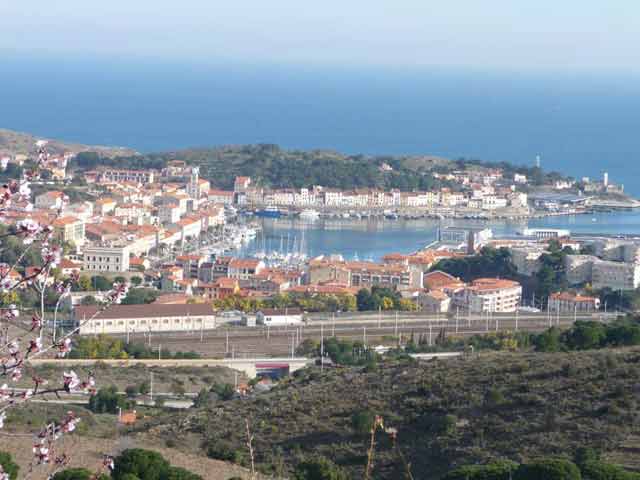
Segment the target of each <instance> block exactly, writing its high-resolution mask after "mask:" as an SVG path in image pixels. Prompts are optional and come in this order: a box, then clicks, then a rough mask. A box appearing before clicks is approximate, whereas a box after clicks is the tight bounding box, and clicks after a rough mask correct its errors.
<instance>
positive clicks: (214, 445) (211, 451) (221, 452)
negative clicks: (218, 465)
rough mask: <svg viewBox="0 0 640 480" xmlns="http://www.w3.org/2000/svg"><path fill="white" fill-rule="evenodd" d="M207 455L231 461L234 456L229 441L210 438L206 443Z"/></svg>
mask: <svg viewBox="0 0 640 480" xmlns="http://www.w3.org/2000/svg"><path fill="white" fill-rule="evenodd" d="M207 456H208V457H209V458H214V459H216V460H225V461H228V462H231V461H233V460H234V457H235V450H234V447H233V445H232V444H231V442H228V441H226V440H220V439H216V440H211V441H209V443H208V445H207Z"/></svg>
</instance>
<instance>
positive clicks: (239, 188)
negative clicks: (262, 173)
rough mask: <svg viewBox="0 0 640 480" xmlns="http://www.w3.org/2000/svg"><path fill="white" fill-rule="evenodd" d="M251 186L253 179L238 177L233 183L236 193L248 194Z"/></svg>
mask: <svg viewBox="0 0 640 480" xmlns="http://www.w3.org/2000/svg"><path fill="white" fill-rule="evenodd" d="M250 185H251V177H236V179H235V181H234V182H233V191H234V192H246V191H247V190H248V189H249V186H250Z"/></svg>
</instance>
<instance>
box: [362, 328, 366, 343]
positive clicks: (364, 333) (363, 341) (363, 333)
mask: <svg viewBox="0 0 640 480" xmlns="http://www.w3.org/2000/svg"><path fill="white" fill-rule="evenodd" d="M362 343H363V344H364V346H365V347H366V346H367V327H362Z"/></svg>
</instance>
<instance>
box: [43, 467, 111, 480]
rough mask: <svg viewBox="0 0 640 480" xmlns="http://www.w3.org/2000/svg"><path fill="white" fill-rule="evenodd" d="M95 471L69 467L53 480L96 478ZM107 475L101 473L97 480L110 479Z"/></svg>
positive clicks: (90, 479)
mask: <svg viewBox="0 0 640 480" xmlns="http://www.w3.org/2000/svg"><path fill="white" fill-rule="evenodd" d="M94 478H95V477H94V474H93V472H90V471H89V470H87V469H86V468H68V469H66V470H63V471H61V472H58V473H56V474H55V475H54V476H53V479H52V480H94ZM108 478H109V477H107V476H106V475H100V476H99V477H98V479H97V480H108Z"/></svg>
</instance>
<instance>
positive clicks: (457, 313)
mask: <svg viewBox="0 0 640 480" xmlns="http://www.w3.org/2000/svg"><path fill="white" fill-rule="evenodd" d="M459 316H460V307H456V333H458V317H459Z"/></svg>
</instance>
